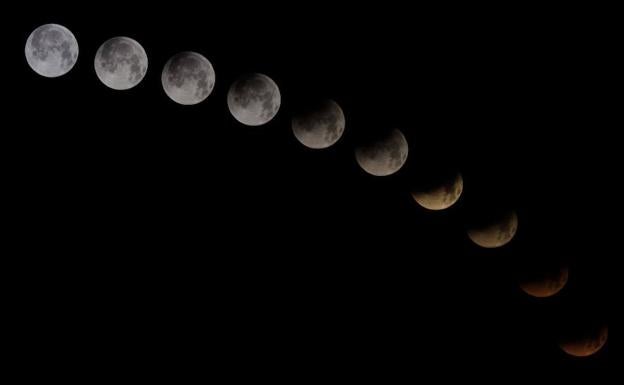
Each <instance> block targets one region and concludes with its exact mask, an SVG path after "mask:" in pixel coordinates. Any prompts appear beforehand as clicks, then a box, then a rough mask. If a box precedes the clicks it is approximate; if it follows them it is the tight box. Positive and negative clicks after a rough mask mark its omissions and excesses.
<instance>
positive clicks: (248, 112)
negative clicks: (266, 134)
mask: <svg viewBox="0 0 624 385" xmlns="http://www.w3.org/2000/svg"><path fill="white" fill-rule="evenodd" d="M281 102H282V97H281V94H280V90H279V87H278V86H277V84H276V83H275V82H274V81H273V79H271V78H270V77H268V76H267V75H264V74H260V73H251V74H246V75H243V76H241V77H239V78H238V79H237V80H236V81H235V82H234V83H232V85H231V86H230V89H229V91H228V96H227V105H228V109H229V110H230V113H231V114H232V116H233V117H234V119H236V120H237V121H238V122H240V123H242V124H244V125H246V126H261V125H263V124H266V123H268V122H269V121H271V120H272V119H273V118H274V117H275V116H276V115H277V112H278V111H279V108H280V105H281Z"/></svg>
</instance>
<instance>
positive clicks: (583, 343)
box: [559, 326, 609, 357]
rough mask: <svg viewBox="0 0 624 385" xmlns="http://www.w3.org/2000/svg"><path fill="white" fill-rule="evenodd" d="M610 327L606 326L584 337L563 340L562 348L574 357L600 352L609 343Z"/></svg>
mask: <svg viewBox="0 0 624 385" xmlns="http://www.w3.org/2000/svg"><path fill="white" fill-rule="evenodd" d="M608 336H609V329H608V328H607V327H606V326H605V327H603V328H601V329H599V330H598V332H596V333H593V334H591V335H588V336H584V337H582V338H576V339H571V340H566V341H563V342H561V343H560V344H559V346H560V347H561V350H563V351H564V352H566V353H567V354H569V355H571V356H574V357H588V356H591V355H592V354H595V353H596V352H598V351H599V350H600V349H602V347H603V346H604V345H605V344H606V343H607V338H608Z"/></svg>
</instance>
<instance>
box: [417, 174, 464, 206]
mask: <svg viewBox="0 0 624 385" xmlns="http://www.w3.org/2000/svg"><path fill="white" fill-rule="evenodd" d="M463 189H464V179H463V178H462V175H461V174H460V173H457V174H456V175H455V177H454V178H453V179H452V180H450V181H447V182H446V183H442V184H440V185H438V186H435V187H432V188H428V189H421V190H415V191H412V197H413V198H414V200H415V201H416V202H417V203H418V204H419V205H421V206H422V207H424V208H426V209H428V210H444V209H447V208H449V207H451V206H453V205H454V204H455V203H456V202H457V201H458V200H459V198H460V196H461V194H462V192H463Z"/></svg>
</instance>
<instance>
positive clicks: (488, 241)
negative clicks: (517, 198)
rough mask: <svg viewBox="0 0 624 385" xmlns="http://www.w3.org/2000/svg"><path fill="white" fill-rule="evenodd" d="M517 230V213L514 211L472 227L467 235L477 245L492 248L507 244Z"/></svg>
mask: <svg viewBox="0 0 624 385" xmlns="http://www.w3.org/2000/svg"><path fill="white" fill-rule="evenodd" d="M517 230H518V215H517V214H516V212H515V211H511V212H509V213H508V214H507V215H504V216H503V217H501V218H499V219H498V220H496V221H494V222H491V223H489V224H486V225H485V226H478V227H472V228H470V229H469V230H468V237H469V238H470V239H471V240H472V241H473V242H474V243H476V244H477V245H479V246H481V247H484V248H488V249H492V248H496V247H501V246H504V245H506V244H508V243H509V242H510V241H511V240H512V239H513V237H514V236H515V235H516V231H517Z"/></svg>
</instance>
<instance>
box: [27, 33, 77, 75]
mask: <svg viewBox="0 0 624 385" xmlns="http://www.w3.org/2000/svg"><path fill="white" fill-rule="evenodd" d="M24 53H25V54H26V61H27V62H28V65H29V66H30V68H32V70H33V71H35V72H36V73H38V74H39V75H41V76H45V77H48V78H55V77H59V76H62V75H65V74H66V73H68V72H69V71H70V70H71V69H72V68H73V67H74V65H75V64H76V61H77V60H78V42H77V41H76V38H75V37H74V34H72V33H71V31H70V30H69V29H67V28H65V27H63V26H62V25H58V24H45V25H42V26H40V27H38V28H37V29H35V30H34V31H33V32H32V33H31V34H30V36H29V37H28V40H26V47H25V48H24Z"/></svg>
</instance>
